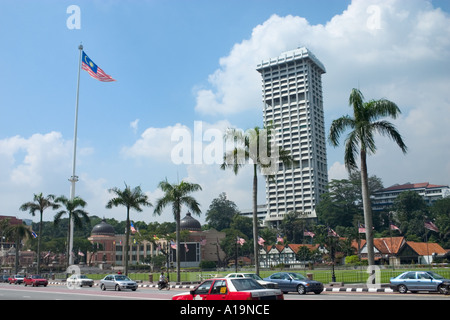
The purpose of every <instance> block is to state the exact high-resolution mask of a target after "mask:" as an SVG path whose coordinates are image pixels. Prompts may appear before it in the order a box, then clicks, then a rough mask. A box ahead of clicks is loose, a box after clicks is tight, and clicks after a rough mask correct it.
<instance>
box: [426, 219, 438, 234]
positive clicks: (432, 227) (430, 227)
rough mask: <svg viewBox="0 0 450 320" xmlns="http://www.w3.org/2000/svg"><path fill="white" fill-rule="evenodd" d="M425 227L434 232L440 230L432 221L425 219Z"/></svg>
mask: <svg viewBox="0 0 450 320" xmlns="http://www.w3.org/2000/svg"><path fill="white" fill-rule="evenodd" d="M425 228H427V229H428V230H431V231H434V232H439V229H438V227H436V225H435V224H434V223H433V222H431V221H425Z"/></svg>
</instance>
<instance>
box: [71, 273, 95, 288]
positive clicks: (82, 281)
mask: <svg viewBox="0 0 450 320" xmlns="http://www.w3.org/2000/svg"><path fill="white" fill-rule="evenodd" d="M93 285H94V280H92V279H89V278H88V277H87V276H86V275H84V274H73V275H71V276H70V277H69V278H68V279H67V286H79V287H82V286H89V287H92V286H93Z"/></svg>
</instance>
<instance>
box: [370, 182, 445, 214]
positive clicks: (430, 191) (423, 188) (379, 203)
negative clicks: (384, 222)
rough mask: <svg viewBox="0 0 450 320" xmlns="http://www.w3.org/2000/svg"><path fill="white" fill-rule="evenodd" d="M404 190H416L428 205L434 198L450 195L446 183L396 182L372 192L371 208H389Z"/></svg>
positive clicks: (376, 209)
mask: <svg viewBox="0 0 450 320" xmlns="http://www.w3.org/2000/svg"><path fill="white" fill-rule="evenodd" d="M405 191H414V192H417V193H418V194H419V195H420V196H422V198H423V200H424V201H425V202H426V203H427V204H428V205H431V204H433V202H435V201H436V200H439V199H442V198H446V197H449V196H450V188H449V186H446V185H436V184H430V183H428V182H423V183H405V184H402V185H399V184H396V185H393V186H391V187H389V188H384V189H381V190H378V191H376V192H375V193H374V195H373V198H372V201H371V203H372V209H373V210H374V211H382V210H389V208H391V207H392V205H393V204H394V200H395V198H397V196H398V195H399V194H400V193H402V192H405Z"/></svg>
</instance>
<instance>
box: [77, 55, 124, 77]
mask: <svg viewBox="0 0 450 320" xmlns="http://www.w3.org/2000/svg"><path fill="white" fill-rule="evenodd" d="M81 67H82V68H83V70H86V71H87V72H88V73H89V75H90V76H91V77H92V78H94V79H97V80H99V81H102V82H111V81H116V80H114V79H113V78H112V77H111V76H110V75H107V74H106V73H105V71H103V70H102V69H101V68H99V67H98V66H97V65H96V64H95V63H94V61H92V60H91V59H89V57H88V56H87V54H86V53H85V52H84V51H83V56H82V66H81Z"/></svg>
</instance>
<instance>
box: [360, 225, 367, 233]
mask: <svg viewBox="0 0 450 320" xmlns="http://www.w3.org/2000/svg"><path fill="white" fill-rule="evenodd" d="M358 232H359V233H366V227H365V226H364V225H363V224H362V223H360V224H359V226H358Z"/></svg>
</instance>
